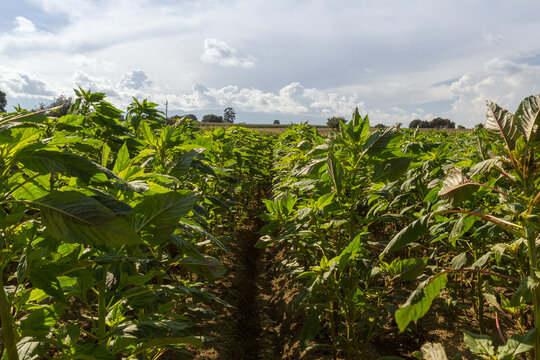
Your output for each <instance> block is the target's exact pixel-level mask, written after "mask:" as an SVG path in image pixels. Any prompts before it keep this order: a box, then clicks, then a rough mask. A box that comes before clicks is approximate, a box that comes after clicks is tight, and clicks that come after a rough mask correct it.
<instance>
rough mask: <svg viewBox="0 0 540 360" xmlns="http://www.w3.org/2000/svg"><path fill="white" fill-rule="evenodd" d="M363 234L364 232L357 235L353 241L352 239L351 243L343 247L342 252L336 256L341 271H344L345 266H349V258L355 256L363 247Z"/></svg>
mask: <svg viewBox="0 0 540 360" xmlns="http://www.w3.org/2000/svg"><path fill="white" fill-rule="evenodd" d="M362 235H363V234H362V233H360V234H358V235H356V236H355V237H354V239H353V241H351V242H350V243H349V245H347V247H346V248H345V249H343V251H342V252H341V254H340V255H339V256H337V257H336V258H335V261H336V262H337V265H338V271H339V273H342V272H343V270H344V269H345V266H347V263H348V262H349V259H351V258H354V256H355V255H356V253H357V252H358V251H360V250H361V249H362V244H363V241H362Z"/></svg>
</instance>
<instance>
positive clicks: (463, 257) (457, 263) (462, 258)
mask: <svg viewBox="0 0 540 360" xmlns="http://www.w3.org/2000/svg"><path fill="white" fill-rule="evenodd" d="M450 264H451V265H452V268H453V269H461V268H462V267H464V266H465V265H466V264H467V252H466V251H465V252H462V253H461V254H459V255H456V256H455V257H454V258H453V259H452V261H451V262H450Z"/></svg>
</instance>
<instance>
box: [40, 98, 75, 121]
mask: <svg viewBox="0 0 540 360" xmlns="http://www.w3.org/2000/svg"><path fill="white" fill-rule="evenodd" d="M72 105H73V98H72V97H71V96H70V97H67V96H65V95H60V96H59V97H56V98H54V100H53V101H52V102H51V103H50V104H46V103H39V105H38V106H37V108H36V109H34V110H47V109H52V108H58V109H56V110H54V111H52V112H51V113H50V115H49V116H52V117H61V116H64V115H67V114H69V109H70V108H71V106H72Z"/></svg>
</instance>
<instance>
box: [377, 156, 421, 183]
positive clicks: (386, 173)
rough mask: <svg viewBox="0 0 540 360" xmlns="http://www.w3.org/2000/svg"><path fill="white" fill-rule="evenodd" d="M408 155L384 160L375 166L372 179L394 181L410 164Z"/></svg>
mask: <svg viewBox="0 0 540 360" xmlns="http://www.w3.org/2000/svg"><path fill="white" fill-rule="evenodd" d="M411 160H412V159H411V158H410V157H399V158H395V159H390V160H388V161H385V162H383V163H381V164H379V165H377V166H376V167H375V171H374V173H373V176H372V180H373V181H395V180H397V179H399V177H400V176H401V175H403V174H404V173H405V171H407V169H408V168H409V165H410V164H411Z"/></svg>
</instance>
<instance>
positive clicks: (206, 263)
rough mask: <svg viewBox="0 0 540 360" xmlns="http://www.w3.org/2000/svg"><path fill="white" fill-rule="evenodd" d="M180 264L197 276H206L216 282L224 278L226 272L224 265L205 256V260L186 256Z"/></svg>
mask: <svg viewBox="0 0 540 360" xmlns="http://www.w3.org/2000/svg"><path fill="white" fill-rule="evenodd" d="M178 264H179V265H181V266H184V267H186V268H187V269H189V270H191V271H192V272H194V273H195V274H197V275H201V276H205V277H207V278H208V279H210V280H215V279H217V278H220V277H221V276H223V275H224V274H225V272H226V269H225V267H224V266H223V264H222V263H221V262H220V261H219V260H217V259H216V258H213V257H211V256H208V255H204V259H203V260H199V259H195V258H193V257H190V256H186V257H184V258H182V259H180V260H179V261H178Z"/></svg>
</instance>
